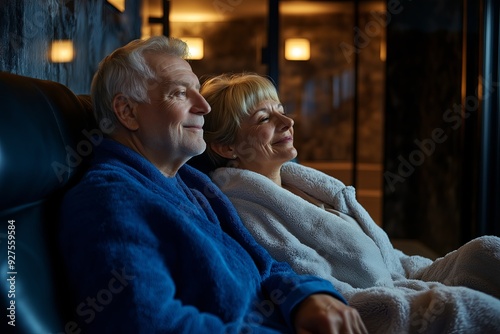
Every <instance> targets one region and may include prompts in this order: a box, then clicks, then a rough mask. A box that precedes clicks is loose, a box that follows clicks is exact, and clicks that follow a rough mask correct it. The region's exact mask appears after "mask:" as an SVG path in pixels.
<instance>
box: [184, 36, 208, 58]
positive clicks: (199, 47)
mask: <svg viewBox="0 0 500 334" xmlns="http://www.w3.org/2000/svg"><path fill="white" fill-rule="evenodd" d="M179 39H181V40H183V41H184V42H186V44H187V45H188V47H189V57H188V59H203V38H199V37H180V38H179Z"/></svg>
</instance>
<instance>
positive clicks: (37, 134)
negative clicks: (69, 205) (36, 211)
mask: <svg viewBox="0 0 500 334" xmlns="http://www.w3.org/2000/svg"><path fill="white" fill-rule="evenodd" d="M0 108H1V111H0V191H1V192H2V193H1V195H0V198H1V201H0V210H4V209H7V208H11V207H14V206H16V205H29V204H31V203H34V202H37V201H39V200H43V199H44V198H46V197H47V196H50V194H51V193H53V192H54V191H56V190H58V189H60V188H62V187H63V186H64V185H65V184H66V183H67V182H68V180H69V179H70V178H71V177H72V176H73V175H74V174H75V173H76V172H77V171H78V170H79V168H81V167H83V165H84V164H85V162H86V160H87V159H88V157H89V156H90V155H91V153H92V149H93V146H92V140H91V137H92V135H93V134H94V135H96V134H99V130H98V127H97V126H96V124H95V121H94V118H93V115H92V104H91V102H90V98H89V96H83V95H81V96H77V95H75V94H74V93H73V92H72V91H71V90H69V89H68V88H67V87H66V86H64V85H62V84H59V83H57V82H53V81H46V80H39V79H34V78H29V77H23V76H19V75H15V74H11V73H5V72H0Z"/></svg>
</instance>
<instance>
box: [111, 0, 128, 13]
mask: <svg viewBox="0 0 500 334" xmlns="http://www.w3.org/2000/svg"><path fill="white" fill-rule="evenodd" d="M108 2H109V3H110V4H112V5H113V6H115V8H116V9H118V10H119V11H120V12H124V11H125V0H108Z"/></svg>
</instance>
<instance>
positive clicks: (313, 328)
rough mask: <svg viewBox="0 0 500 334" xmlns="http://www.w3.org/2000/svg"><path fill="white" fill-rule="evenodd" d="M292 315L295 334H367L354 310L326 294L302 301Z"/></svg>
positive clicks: (312, 296)
mask: <svg viewBox="0 0 500 334" xmlns="http://www.w3.org/2000/svg"><path fill="white" fill-rule="evenodd" d="M294 314H295V315H294V318H293V324H294V326H295V330H296V332H297V334H316V333H318V334H340V333H362V334H366V333H368V331H367V330H366V327H365V325H364V324H363V321H362V320H361V317H360V315H359V313H358V311H357V310H356V309H354V308H352V307H350V306H347V305H345V304H344V303H342V302H341V301H340V300H338V299H335V298H333V297H332V296H330V295H327V294H315V295H311V296H309V297H308V298H306V299H304V300H303V301H302V302H301V303H300V304H299V305H298V306H297V308H296V310H295V313H294Z"/></svg>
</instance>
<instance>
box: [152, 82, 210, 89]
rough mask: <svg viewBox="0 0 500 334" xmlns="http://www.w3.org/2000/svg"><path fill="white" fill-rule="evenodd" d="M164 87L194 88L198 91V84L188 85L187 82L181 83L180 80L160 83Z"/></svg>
mask: <svg viewBox="0 0 500 334" xmlns="http://www.w3.org/2000/svg"><path fill="white" fill-rule="evenodd" d="M160 84H161V85H162V86H164V87H170V86H182V87H191V86H194V87H195V88H197V89H200V84H199V83H194V84H192V83H189V82H187V81H182V80H166V81H162V82H161V83H160Z"/></svg>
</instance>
